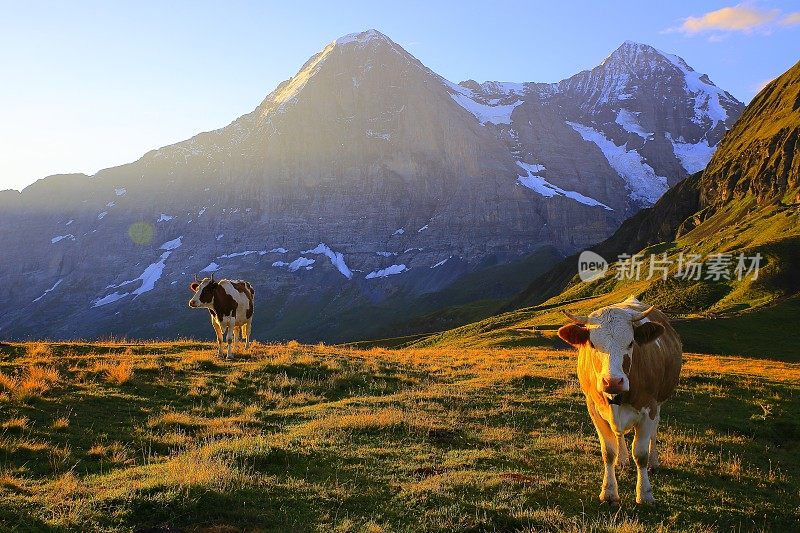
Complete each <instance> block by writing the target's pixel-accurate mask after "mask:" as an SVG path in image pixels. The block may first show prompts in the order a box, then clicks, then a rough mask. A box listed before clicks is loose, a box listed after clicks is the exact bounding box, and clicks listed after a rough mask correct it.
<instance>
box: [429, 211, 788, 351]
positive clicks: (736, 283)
mask: <svg viewBox="0 0 800 533" xmlns="http://www.w3.org/2000/svg"><path fill="white" fill-rule="evenodd" d="M753 202H754V200H753V199H752V198H750V199H744V200H740V201H736V202H731V203H730V205H728V206H727V207H726V208H725V209H721V210H720V211H719V212H717V213H715V214H714V215H713V216H710V217H709V218H708V219H706V220H704V221H702V222H701V223H699V224H697V225H696V226H695V227H694V228H693V229H691V230H690V231H687V232H686V233H685V234H684V235H682V236H681V237H679V238H677V239H676V240H674V241H670V242H662V243H658V244H655V245H652V246H649V247H647V248H645V249H643V250H641V251H640V252H639V253H641V254H642V257H643V258H645V261H644V262H643V264H642V267H641V276H640V277H639V279H614V276H615V274H616V272H618V267H619V263H614V264H612V265H611V266H610V268H609V271H608V273H607V274H606V276H604V277H602V278H600V279H597V280H595V281H592V282H590V283H585V282H582V281H581V280H580V279H579V278H578V277H577V276H575V277H573V279H572V280H571V281H570V282H569V283H568V284H567V286H566V288H565V289H564V290H563V291H561V292H560V293H559V294H558V295H556V296H554V297H552V298H550V299H548V300H546V301H545V302H544V303H542V304H540V305H536V306H533V307H526V308H522V309H517V310H514V311H510V312H506V313H503V314H500V315H497V316H493V317H490V318H487V319H485V320H482V321H479V322H475V323H473V324H468V325H465V326H462V327H460V328H456V329H453V330H450V331H446V332H443V333H439V334H436V335H432V336H430V337H427V338H424V339H421V340H416V341H415V343H414V345H416V346H428V347H429V346H437V345H438V346H472V347H477V346H487V347H503V346H506V347H508V346H561V345H562V344H560V343H559V341H558V340H557V339H556V338H555V330H556V329H558V327H560V326H561V325H563V324H564V323H565V322H566V320H565V318H564V316H563V314H562V313H561V310H562V309H569V310H570V311H572V312H574V313H579V314H588V313H589V312H591V311H592V310H594V309H597V308H599V307H602V306H605V305H609V304H612V303H616V302H620V301H622V300H624V299H625V298H626V297H628V296H629V295H631V294H633V295H635V296H637V297H638V298H639V299H641V300H642V301H645V302H647V303H650V304H655V305H657V306H658V307H659V308H661V309H662V310H664V311H666V312H667V313H668V314H669V315H670V316H672V317H673V318H676V319H679V325H678V328H679V331H680V332H681V334H682V335H683V337H684V341H685V343H686V347H687V349H690V350H696V351H705V352H711V353H717V354H732V355H749V356H753V357H764V356H766V357H773V358H780V359H783V360H786V361H795V362H800V351H798V350H797V346H798V345H799V344H800V330H798V329H797V328H791V327H790V328H787V327H785V325H786V321H789V323H792V321H794V323H796V321H797V319H796V318H795V317H797V316H798V314H797V313H798V308H800V304H798V297H797V294H798V292H800V224H798V208H797V207H796V206H793V205H783V204H773V205H769V206H765V207H763V208H761V209H758V210H754V209H753ZM719 253H723V254H731V256H732V257H733V258H734V259H733V260H732V263H731V266H730V274H731V276H730V277H731V279H729V280H726V279H720V280H713V279H705V273H704V274H703V275H702V276H701V279H699V280H694V279H681V278H679V277H678V276H677V270H678V263H679V257H680V255H681V254H683V256H684V257H688V256H689V254H698V255H700V256H702V257H703V258H704V261H707V258H708V257H709V256H711V255H714V254H719ZM740 253H743V254H745V256H748V257H749V256H753V255H755V254H756V253H758V254H761V257H762V259H761V265H760V269H759V273H758V277H757V279H752V274H751V275H748V276H743V279H742V280H741V281H740V280H738V279H736V275H735V267H736V263H737V260H736V259H735V258H736V257H737V256H738V254H740ZM651 254H655V255H656V256H657V258H659V259H660V258H662V257H663V256H662V254H666V258H667V260H668V261H671V266H670V269H669V273H668V275H667V279H666V281H665V280H662V279H661V276H660V275H659V274H660V273H658V272H657V273H656V275H654V276H653V277H652V278H651V279H647V278H648V274H649V258H650V255H651ZM609 259H610V258H609ZM704 272H705V271H704ZM737 317H738V318H737ZM733 325H735V328H736V331H735V332H732V331H731V329H732V328H731V326H733ZM733 333H735V334H733Z"/></svg>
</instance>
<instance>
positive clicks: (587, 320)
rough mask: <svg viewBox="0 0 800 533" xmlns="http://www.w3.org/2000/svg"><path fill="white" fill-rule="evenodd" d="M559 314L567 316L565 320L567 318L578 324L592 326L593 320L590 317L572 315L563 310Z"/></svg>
mask: <svg viewBox="0 0 800 533" xmlns="http://www.w3.org/2000/svg"><path fill="white" fill-rule="evenodd" d="M561 312H562V313H564V314H565V315H567V318H569V319H570V320H572V321H573V322H577V323H578V324H593V323H594V320H592V318H591V317H588V316H580V315H573V314H572V313H570V312H568V311H565V310H563V309H562V310H561Z"/></svg>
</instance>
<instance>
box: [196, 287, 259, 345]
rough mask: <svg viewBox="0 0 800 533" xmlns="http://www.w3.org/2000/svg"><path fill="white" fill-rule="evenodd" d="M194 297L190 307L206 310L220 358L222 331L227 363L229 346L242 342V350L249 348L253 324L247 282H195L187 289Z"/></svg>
mask: <svg viewBox="0 0 800 533" xmlns="http://www.w3.org/2000/svg"><path fill="white" fill-rule="evenodd" d="M189 290H191V291H192V292H193V293H194V296H192V299H191V300H189V307H193V308H198V307H205V308H206V309H208V312H209V314H210V315H211V325H212V326H214V331H216V333H217V349H218V353H219V356H220V357H222V336H223V331H224V332H225V334H226V335H227V342H228V357H227V358H228V359H230V358H231V344H232V343H236V342H238V341H239V339H240V338H242V339H244V340H245V346H244V347H245V349H247V348H249V347H250V325H251V322H252V320H253V295H254V294H255V291H254V290H253V287H252V286H251V285H250V283H248V282H247V281H242V280H227V279H223V280H220V281H216V280H215V279H214V274H213V273H212V274H211V277H210V278H203V279H202V280H198V279H197V276H195V277H194V282H192V283H191V284H190V285H189Z"/></svg>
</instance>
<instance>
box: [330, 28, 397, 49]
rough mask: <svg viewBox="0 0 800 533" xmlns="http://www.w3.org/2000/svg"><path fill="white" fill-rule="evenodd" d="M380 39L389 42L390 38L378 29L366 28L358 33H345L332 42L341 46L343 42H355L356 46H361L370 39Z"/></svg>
mask: <svg viewBox="0 0 800 533" xmlns="http://www.w3.org/2000/svg"><path fill="white" fill-rule="evenodd" d="M374 40H380V41H384V42H387V43H391V42H392V40H391V39H389V38H388V37H387V36H385V35H384V34H382V33H381V32H379V31H378V30H367V31H362V32H358V33H349V34H347V35H343V36H341V37H339V38H338V39H336V40H334V41H333V42H334V44H336V45H337V46H342V45H345V44H351V43H355V44H356V45H357V46H363V45H365V44H367V43H369V42H371V41H374Z"/></svg>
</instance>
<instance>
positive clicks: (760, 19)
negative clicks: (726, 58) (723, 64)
mask: <svg viewBox="0 0 800 533" xmlns="http://www.w3.org/2000/svg"><path fill="white" fill-rule="evenodd" d="M796 25H800V12H792V13H786V14H783V13H782V12H781V10H780V9H766V8H760V7H756V6H753V5H746V4H737V5H735V6H729V7H723V8H722V9H717V10H716V11H709V12H708V13H704V14H703V15H700V16H691V17H686V18H685V19H683V22H682V23H681V25H680V26H678V27H674V28H668V29H666V30H664V33H676V32H677V33H684V34H686V35H697V34H703V33H706V34H707V33H711V35H710V36H709V37H708V41H709V42H719V41H722V40H723V39H724V38H725V37H726V36H727V35H729V34H731V33H735V32H737V33H744V34H753V33H760V34H770V33H771V32H772V30H774V29H775V28H776V27H777V26H783V27H788V26H796Z"/></svg>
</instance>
